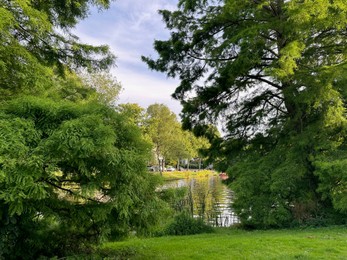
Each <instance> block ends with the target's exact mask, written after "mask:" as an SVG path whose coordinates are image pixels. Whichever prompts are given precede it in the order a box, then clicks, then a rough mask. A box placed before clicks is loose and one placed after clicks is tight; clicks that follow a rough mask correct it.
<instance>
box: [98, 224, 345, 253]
mask: <svg viewBox="0 0 347 260" xmlns="http://www.w3.org/2000/svg"><path fill="white" fill-rule="evenodd" d="M346 243H347V228H346V227H332V228H316V229H313V228H312V229H304V230H270V231H243V230H236V229H219V230H218V231H217V232H216V233H213V234H202V235H194V236H176V237H174V236H167V237H159V238H149V239H130V240H128V241H123V242H114V243H107V244H104V245H103V247H102V251H103V252H104V253H105V254H107V255H108V257H110V259H113V258H116V257H124V258H125V259H347V244H346ZM121 259H123V258H121Z"/></svg>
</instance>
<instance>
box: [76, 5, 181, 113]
mask: <svg viewBox="0 0 347 260" xmlns="http://www.w3.org/2000/svg"><path fill="white" fill-rule="evenodd" d="M177 2H178V0H145V1H139V0H118V1H115V2H114V3H113V4H112V5H111V8H110V9H109V10H106V11H103V12H97V11H96V10H95V9H93V10H92V11H91V15H90V17H89V18H87V19H85V20H84V21H82V22H81V23H80V24H79V25H78V26H77V29H76V32H75V33H76V34H77V35H78V36H79V37H80V38H81V40H82V41H83V42H86V43H90V44H94V45H100V44H107V45H109V46H110V47H111V50H112V51H113V52H114V53H115V55H116V56H117V69H115V70H113V73H114V75H115V76H116V77H117V78H118V80H119V81H121V82H122V85H123V88H124V90H123V93H122V94H121V97H120V102H133V103H138V104H139V105H141V106H143V107H147V106H148V105H150V104H153V103H164V104H166V105H168V106H169V107H170V109H171V110H172V111H174V112H175V113H177V114H178V113H179V111H180V109H181V107H180V105H179V102H177V101H175V100H173V99H172V98H171V94H172V93H173V92H174V90H175V87H176V86H177V85H178V81H176V80H172V79H167V78H165V76H164V75H160V74H159V73H155V72H150V71H149V70H148V69H147V65H146V64H144V63H143V62H142V61H141V59H140V57H141V55H145V56H149V55H152V56H153V55H155V52H154V50H153V42H154V39H167V38H168V35H169V33H168V32H167V31H165V30H164V23H163V22H162V20H161V16H160V15H159V14H158V10H159V9H169V10H173V9H175V6H176V5H177Z"/></svg>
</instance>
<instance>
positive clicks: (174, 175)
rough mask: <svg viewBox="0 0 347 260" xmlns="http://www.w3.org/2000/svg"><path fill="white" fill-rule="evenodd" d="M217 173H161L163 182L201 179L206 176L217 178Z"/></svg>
mask: <svg viewBox="0 0 347 260" xmlns="http://www.w3.org/2000/svg"><path fill="white" fill-rule="evenodd" d="M217 175H218V174H217V172H215V171H210V170H200V171H198V170H196V171H194V170H190V171H174V172H163V178H164V180H167V181H168V180H177V179H189V178H203V177H207V176H217Z"/></svg>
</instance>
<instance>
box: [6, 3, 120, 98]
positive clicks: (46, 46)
mask: <svg viewBox="0 0 347 260" xmlns="http://www.w3.org/2000/svg"><path fill="white" fill-rule="evenodd" d="M90 4H93V5H96V6H98V7H99V8H107V7H108V6H109V1H108V0H102V1H92V0H76V1H70V0H52V1H40V0H28V1H21V0H0V16H1V21H0V31H1V36H0V46H1V47H0V60H1V62H0V91H1V92H0V94H1V99H7V98H8V97H11V96H13V95H14V94H16V93H23V92H24V93H27V94H37V91H42V90H44V89H47V88H49V87H51V86H52V76H53V73H55V74H56V73H58V74H59V75H63V74H64V72H65V71H66V68H68V69H69V70H78V69H80V68H85V69H88V70H90V71H93V70H99V69H107V68H109V66H111V65H112V64H113V63H114V55H113V54H111V53H110V52H109V48H108V47H107V46H92V45H87V44H83V43H81V42H79V40H78V38H77V37H76V36H75V35H73V34H72V33H71V32H70V29H71V28H73V27H74V26H75V25H76V23H77V22H78V20H79V19H83V18H85V17H86V16H87V14H88V10H89V5H90Z"/></svg>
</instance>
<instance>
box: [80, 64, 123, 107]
mask: <svg viewBox="0 0 347 260" xmlns="http://www.w3.org/2000/svg"><path fill="white" fill-rule="evenodd" d="M79 76H80V77H81V79H82V82H83V85H84V86H85V87H89V88H92V89H95V90H96V94H97V95H96V96H97V99H98V101H100V102H102V103H105V104H107V105H110V106H115V105H116V101H117V100H118V97H119V94H120V92H121V90H122V86H121V83H120V82H119V81H118V80H117V78H116V77H115V76H112V75H111V74H110V73H108V72H106V71H101V72H92V73H81V74H79Z"/></svg>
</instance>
